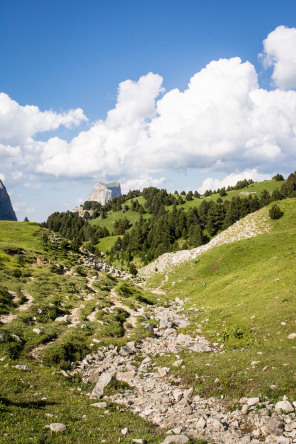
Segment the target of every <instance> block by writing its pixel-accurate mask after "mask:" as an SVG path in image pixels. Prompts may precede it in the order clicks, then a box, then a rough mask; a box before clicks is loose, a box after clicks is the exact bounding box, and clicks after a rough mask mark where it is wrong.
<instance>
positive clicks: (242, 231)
mask: <svg viewBox="0 0 296 444" xmlns="http://www.w3.org/2000/svg"><path fill="white" fill-rule="evenodd" d="M264 213H265V212H262V211H257V212H256V213H252V214H248V215H247V216H246V217H244V218H243V219H241V220H239V221H238V222H236V223H235V224H233V225H231V227H229V228H228V229H227V230H224V231H222V232H221V233H219V234H218V235H217V236H215V237H214V238H213V239H212V240H211V241H210V242H209V243H208V244H206V245H202V246H200V247H197V248H192V249H191V250H181V251H177V252H176V253H165V254H163V255H161V256H159V257H158V258H157V259H156V260H155V261H153V262H151V263H150V264H149V265H147V266H146V267H143V268H141V269H140V270H139V275H140V276H143V277H144V278H146V279H147V278H149V277H150V276H152V275H153V274H154V273H155V271H157V272H159V273H163V272H165V271H167V270H171V269H173V268H174V267H177V266H179V265H181V264H182V263H183V262H187V261H189V260H192V259H195V258H196V257H197V256H199V255H200V254H202V253H204V252H205V251H208V250H210V249H211V248H214V247H219V246H220V245H224V244H229V243H232V242H237V241H239V240H242V239H248V238H250V237H253V236H258V235H259V234H263V233H266V232H267V233H268V232H269V231H270V223H269V221H268V217H267V216H266V215H265V214H264Z"/></svg>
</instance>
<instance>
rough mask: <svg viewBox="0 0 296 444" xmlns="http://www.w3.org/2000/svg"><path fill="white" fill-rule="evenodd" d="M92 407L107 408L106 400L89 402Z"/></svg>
mask: <svg viewBox="0 0 296 444" xmlns="http://www.w3.org/2000/svg"><path fill="white" fill-rule="evenodd" d="M91 406H92V407H97V408H98V409H106V408H107V402H95V403H94V404H91Z"/></svg>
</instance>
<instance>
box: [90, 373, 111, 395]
mask: <svg viewBox="0 0 296 444" xmlns="http://www.w3.org/2000/svg"><path fill="white" fill-rule="evenodd" d="M113 378H114V373H109V372H106V373H103V374H102V375H101V376H100V378H99V380H98V382H97V383H96V385H95V388H94V389H93V391H92V392H91V398H101V397H102V396H103V394H104V390H105V387H107V385H108V384H109V382H111V381H112V379H113Z"/></svg>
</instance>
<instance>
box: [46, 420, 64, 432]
mask: <svg viewBox="0 0 296 444" xmlns="http://www.w3.org/2000/svg"><path fill="white" fill-rule="evenodd" d="M49 428H50V430H51V431H52V432H64V431H65V430H66V428H67V427H66V426H65V424H62V423H60V422H53V423H52V424H49Z"/></svg>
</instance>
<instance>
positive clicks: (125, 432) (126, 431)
mask: <svg viewBox="0 0 296 444" xmlns="http://www.w3.org/2000/svg"><path fill="white" fill-rule="evenodd" d="M128 432H129V429H128V428H127V427H125V428H124V429H122V430H121V433H122V434H123V435H124V436H125V435H127V434H128Z"/></svg>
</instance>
